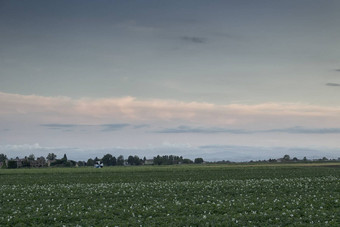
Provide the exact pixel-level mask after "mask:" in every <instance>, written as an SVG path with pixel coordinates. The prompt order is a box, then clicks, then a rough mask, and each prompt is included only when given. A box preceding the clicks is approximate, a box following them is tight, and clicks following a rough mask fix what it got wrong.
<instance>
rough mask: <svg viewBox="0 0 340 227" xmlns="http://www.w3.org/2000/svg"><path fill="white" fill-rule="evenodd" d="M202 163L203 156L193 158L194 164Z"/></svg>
mask: <svg viewBox="0 0 340 227" xmlns="http://www.w3.org/2000/svg"><path fill="white" fill-rule="evenodd" d="M201 163H203V158H195V164H201Z"/></svg>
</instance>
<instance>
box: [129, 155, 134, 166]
mask: <svg viewBox="0 0 340 227" xmlns="http://www.w3.org/2000/svg"><path fill="white" fill-rule="evenodd" d="M127 162H128V164H129V165H133V164H134V162H135V159H134V158H133V156H132V155H130V156H129V157H128V159H127Z"/></svg>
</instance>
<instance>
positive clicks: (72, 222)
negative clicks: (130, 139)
mask: <svg viewBox="0 0 340 227" xmlns="http://www.w3.org/2000/svg"><path fill="white" fill-rule="evenodd" d="M339 167H340V166H339V165H331V164H327V165H294V164H290V165H288V164H287V165H255V166H250V165H187V166H185V165H182V166H159V167H158V166H136V167H134V166H131V167H110V168H103V169H94V168H45V169H14V170H0V226H27V225H30V226H39V225H41V226H47V225H48V226H282V225H297V226H301V225H302V226H304V225H315V226H340V215H339V214H340V168H339Z"/></svg>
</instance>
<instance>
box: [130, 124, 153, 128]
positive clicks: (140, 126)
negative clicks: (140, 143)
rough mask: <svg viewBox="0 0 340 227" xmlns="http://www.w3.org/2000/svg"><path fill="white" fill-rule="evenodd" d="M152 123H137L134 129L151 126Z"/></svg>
mask: <svg viewBox="0 0 340 227" xmlns="http://www.w3.org/2000/svg"><path fill="white" fill-rule="evenodd" d="M149 127H150V125H148V124H142V125H135V126H133V128H134V129H140V128H149Z"/></svg>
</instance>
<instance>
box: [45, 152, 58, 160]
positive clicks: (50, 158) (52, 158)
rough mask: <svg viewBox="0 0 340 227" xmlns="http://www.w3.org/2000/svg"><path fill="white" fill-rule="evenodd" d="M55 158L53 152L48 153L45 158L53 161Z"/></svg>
mask: <svg viewBox="0 0 340 227" xmlns="http://www.w3.org/2000/svg"><path fill="white" fill-rule="evenodd" d="M56 158H57V155H55V154H54V153H48V155H47V157H46V159H47V160H50V161H53V160H55V159H56Z"/></svg>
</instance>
